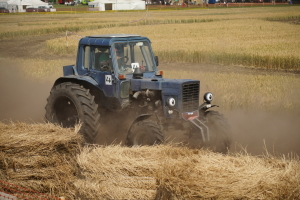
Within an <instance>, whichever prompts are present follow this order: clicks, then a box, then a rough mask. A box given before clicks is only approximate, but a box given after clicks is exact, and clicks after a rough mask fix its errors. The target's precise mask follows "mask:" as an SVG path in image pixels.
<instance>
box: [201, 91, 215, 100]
mask: <svg viewBox="0 0 300 200" xmlns="http://www.w3.org/2000/svg"><path fill="white" fill-rule="evenodd" d="M203 98H204V101H208V102H211V101H212V100H213V99H214V96H213V94H212V93H210V92H206V93H205V94H204V95H203Z"/></svg>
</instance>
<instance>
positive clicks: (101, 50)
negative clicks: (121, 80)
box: [92, 47, 112, 71]
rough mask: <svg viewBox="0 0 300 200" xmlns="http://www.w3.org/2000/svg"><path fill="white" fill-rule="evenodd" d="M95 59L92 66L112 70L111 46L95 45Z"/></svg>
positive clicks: (102, 69) (96, 68) (101, 69)
mask: <svg viewBox="0 0 300 200" xmlns="http://www.w3.org/2000/svg"><path fill="white" fill-rule="evenodd" d="M93 53H94V59H93V64H92V68H93V69H95V70H100V71H111V69H112V68H111V66H112V63H111V59H110V52H109V47H94V49H93Z"/></svg>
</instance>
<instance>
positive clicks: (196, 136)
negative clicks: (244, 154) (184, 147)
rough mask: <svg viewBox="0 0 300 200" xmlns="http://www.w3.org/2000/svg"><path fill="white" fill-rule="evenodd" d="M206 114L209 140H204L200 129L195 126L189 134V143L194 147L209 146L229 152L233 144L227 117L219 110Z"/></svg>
mask: <svg viewBox="0 0 300 200" xmlns="http://www.w3.org/2000/svg"><path fill="white" fill-rule="evenodd" d="M204 116H205V117H204V120H205V121H206V122H205V125H206V126H207V127H208V129H209V137H210V139H209V141H205V142H203V140H202V136H201V133H200V130H199V129H198V128H196V127H193V129H192V131H191V132H190V134H189V141H188V143H189V145H190V146H191V147H192V148H207V149H210V150H212V151H214V152H218V153H227V152H228V150H229V148H230V145H231V130H230V126H229V124H228V122H227V120H226V118H225V117H224V116H223V115H222V114H220V113H219V112H217V111H207V112H205V113H204ZM203 128H204V127H203ZM205 130H206V129H205ZM206 133H207V132H205V134H206ZM206 138H207V137H206Z"/></svg>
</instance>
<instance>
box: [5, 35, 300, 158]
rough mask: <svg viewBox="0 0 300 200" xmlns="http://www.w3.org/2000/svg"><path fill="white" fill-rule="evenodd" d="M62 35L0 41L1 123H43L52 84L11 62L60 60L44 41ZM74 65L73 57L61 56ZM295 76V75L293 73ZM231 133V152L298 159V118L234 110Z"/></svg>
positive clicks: (210, 68) (205, 68)
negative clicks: (295, 156)
mask: <svg viewBox="0 0 300 200" xmlns="http://www.w3.org/2000/svg"><path fill="white" fill-rule="evenodd" d="M56 37H62V35H57V34H56V35H43V36H28V37H19V38H14V39H9V40H0V44H1V45H0V81H1V82H0V83H1V84H0V92H1V94H0V121H7V120H13V121H25V122H29V123H31V122H42V121H43V120H44V114H45V109H44V107H45V105H46V99H47V97H48V96H49V92H50V89H51V87H52V84H53V83H52V82H47V81H45V82H38V83H37V82H34V81H31V80H28V79H25V78H24V77H23V75H22V73H21V72H20V70H19V66H21V65H22V63H18V62H17V61H15V60H14V58H42V59H45V60H48V59H56V58H57V59H60V58H62V57H61V56H59V55H53V54H50V53H48V52H47V50H46V48H45V41H46V40H48V39H52V38H56ZM66 58H67V59H70V64H73V63H74V62H75V57H73V56H68V57H66V56H64V59H66ZM164 65H168V66H169V67H172V68H173V69H178V70H181V69H182V68H184V70H189V69H191V70H192V69H193V70H194V69H195V68H197V71H199V72H221V73H232V72H234V73H241V74H245V73H246V74H254V73H256V74H266V73H268V74H270V73H274V74H289V73H290V72H283V71H266V70H258V69H253V68H246V67H238V66H226V67H220V65H216V64H182V63H180V64H179V63H160V66H161V69H163V68H164V67H163V66H164ZM294 73H296V72H294ZM298 74H299V73H298ZM224 114H225V116H226V117H227V118H228V120H229V122H230V124H231V126H232V131H233V145H232V149H231V150H232V151H236V150H237V151H239V150H241V146H242V147H243V148H245V149H247V152H248V153H250V154H253V155H261V154H262V153H263V152H264V145H265V146H266V148H267V150H268V151H269V152H271V153H273V152H276V153H279V154H288V153H290V152H294V153H296V154H298V155H300V145H299V141H300V131H299V130H300V123H299V117H300V116H299V115H291V114H289V113H285V114H280V115H279V114H278V115H274V114H271V113H266V112H262V111H261V112H257V111H255V112H249V111H247V112H246V111H243V110H234V111H231V112H228V113H224Z"/></svg>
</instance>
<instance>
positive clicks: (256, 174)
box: [0, 122, 300, 200]
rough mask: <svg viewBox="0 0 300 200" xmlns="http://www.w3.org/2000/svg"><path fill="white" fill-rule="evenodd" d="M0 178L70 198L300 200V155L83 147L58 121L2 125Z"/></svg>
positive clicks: (169, 147) (152, 148)
mask: <svg viewBox="0 0 300 200" xmlns="http://www.w3.org/2000/svg"><path fill="white" fill-rule="evenodd" d="M0 133H1V134H0V150H1V151H0V169H1V170H0V180H4V181H6V182H9V183H12V184H16V185H19V186H21V187H25V188H29V189H32V190H35V191H38V192H41V193H46V194H51V195H54V196H65V197H66V198H67V199H156V200H158V199H168V200H169V199H178V200H179V199H182V200H183V199H299V198H300V161H299V157H298V156H290V157H289V158H287V157H274V156H272V155H269V154H266V155H263V156H260V157H258V156H251V155H248V154H247V153H240V154H229V155H223V154H217V153H213V152H210V151H207V150H201V149H189V148H186V147H182V146H176V145H169V144H165V145H158V146H151V147H147V146H143V147H132V148H130V147H124V146H120V145H111V146H96V145H95V146H94V145H89V146H85V147H83V145H82V144H83V143H82V139H81V137H80V136H79V135H78V134H77V133H76V131H74V130H71V129H63V128H61V127H58V126H55V125H52V124H25V123H13V122H11V123H9V124H3V123H0Z"/></svg>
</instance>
